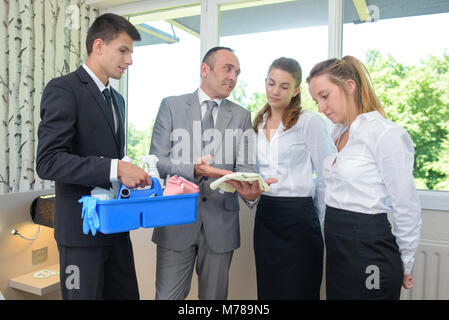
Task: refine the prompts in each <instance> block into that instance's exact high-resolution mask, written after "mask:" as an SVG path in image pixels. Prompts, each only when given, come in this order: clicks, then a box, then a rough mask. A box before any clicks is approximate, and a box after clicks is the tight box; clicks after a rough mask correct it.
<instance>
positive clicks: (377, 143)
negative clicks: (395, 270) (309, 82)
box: [324, 111, 421, 274]
mask: <svg viewBox="0 0 449 320" xmlns="http://www.w3.org/2000/svg"><path fill="white" fill-rule="evenodd" d="M346 130H347V127H346V126H344V125H340V124H339V125H336V126H335V128H334V131H333V133H332V140H333V141H338V139H339V138H340V137H341V135H342V134H343V133H344V132H345V131H346ZM334 160H335V164H333V165H332V163H333V162H334ZM413 161H414V148H413V142H412V140H411V138H410V136H409V134H408V133H407V131H405V130H404V129H403V128H402V127H400V126H399V125H397V124H395V123H393V122H391V121H390V120H388V119H385V118H384V117H383V116H382V115H381V114H380V113H378V112H377V111H372V112H368V113H363V114H360V115H359V116H357V118H356V119H355V120H354V122H353V123H352V125H351V128H350V131H349V137H348V142H347V144H346V146H345V147H344V148H343V149H342V150H341V151H340V152H337V149H336V148H335V146H334V152H333V154H332V155H330V156H329V157H327V158H326V159H325V161H324V175H325V181H326V204H327V205H329V206H331V207H335V208H340V209H345V210H350V211H357V212H361V213H365V214H376V213H382V212H388V213H391V216H392V223H393V235H394V236H395V238H396V243H397V244H398V246H399V251H400V252H401V258H402V261H403V264H404V272H405V274H410V272H411V270H412V267H413V262H414V255H415V252H416V249H417V247H418V243H419V236H420V229H421V207H420V203H419V200H418V195H417V192H416V187H415V182H414V180H413Z"/></svg>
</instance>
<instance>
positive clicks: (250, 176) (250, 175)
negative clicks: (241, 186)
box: [210, 172, 270, 192]
mask: <svg viewBox="0 0 449 320" xmlns="http://www.w3.org/2000/svg"><path fill="white" fill-rule="evenodd" d="M228 180H238V181H247V182H255V181H257V182H259V187H260V188H261V189H262V190H264V191H268V190H270V187H269V186H268V184H267V183H266V182H265V181H263V179H262V177H261V176H260V175H259V174H257V173H254V172H234V173H230V174H227V175H225V176H223V177H221V178H220V179H217V180H215V181H214V182H212V183H211V184H210V188H211V189H212V190H215V189H217V188H220V190H223V191H224V192H235V188H234V187H233V186H231V185H230V184H227V183H226V181H228Z"/></svg>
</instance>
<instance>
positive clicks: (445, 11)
mask: <svg viewBox="0 0 449 320" xmlns="http://www.w3.org/2000/svg"><path fill="white" fill-rule="evenodd" d="M446 30H449V1H436V0H431V1H427V0H426V1H419V0H413V1H400V0H393V1H381V0H377V1H352V0H351V1H349V0H345V2H344V27H343V55H346V54H348V55H352V56H355V57H357V58H358V59H360V60H362V61H363V62H364V63H365V65H366V66H367V68H368V69H369V71H370V73H371V77H372V79H373V83H374V86H375V89H376V93H377V95H378V96H379V98H380V100H381V103H382V105H383V107H384V109H385V111H386V112H387V115H388V118H389V119H391V120H393V121H394V122H396V123H398V124H400V125H401V126H403V127H404V128H405V129H406V130H407V131H408V132H409V134H410V135H411V137H412V140H413V142H414V144H415V170H414V176H415V182H416V186H417V188H418V189H427V190H446V191H449V125H448V120H447V119H449V77H448V73H449V44H448V42H447V41H445V40H442V37H444V34H445V32H446Z"/></svg>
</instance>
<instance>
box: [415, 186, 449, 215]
mask: <svg viewBox="0 0 449 320" xmlns="http://www.w3.org/2000/svg"><path fill="white" fill-rule="evenodd" d="M418 196H419V201H420V202H421V208H422V209H423V210H438V211H449V192H448V191H433V190H418Z"/></svg>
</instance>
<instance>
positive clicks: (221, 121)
mask: <svg viewBox="0 0 449 320" xmlns="http://www.w3.org/2000/svg"><path fill="white" fill-rule="evenodd" d="M215 128H216V129H217V130H215V131H213V132H215V134H216V136H215V140H214V141H215V144H214V149H215V152H214V159H213V162H211V163H210V164H211V165H212V166H214V167H216V168H222V169H226V170H231V171H235V172H238V171H239V172H254V167H253V164H254V161H253V160H254V159H253V158H252V157H253V153H252V137H253V135H252V129H251V114H250V112H249V111H247V110H246V109H244V108H242V107H241V106H239V105H237V104H235V103H233V102H231V101H229V100H227V99H224V100H223V102H222V104H221V106H220V108H219V111H218V117H217V121H216V125H215ZM201 140H202V137H201V108H200V103H199V98H198V92H197V91H195V92H194V93H191V94H185V95H181V96H174V97H168V98H165V99H163V100H162V102H161V106H160V108H159V112H158V115H157V117H156V122H155V124H154V129H153V135H152V139H151V147H150V154H154V155H156V156H157V157H158V158H159V162H158V164H157V167H158V170H159V174H160V176H161V178H165V177H166V176H167V175H170V176H173V175H178V176H182V177H184V178H186V179H188V180H190V181H192V182H195V183H197V184H198V185H199V187H200V196H199V197H198V205H197V219H196V222H194V223H192V224H184V225H177V226H168V227H160V228H155V229H154V232H153V238H152V240H153V242H155V243H156V244H157V245H160V246H162V247H165V248H168V249H173V250H184V249H186V248H188V247H189V246H190V245H192V243H194V241H196V240H197V238H198V233H199V231H200V229H201V226H203V228H204V232H205V236H206V239H207V242H208V244H209V246H210V248H211V249H212V250H214V251H215V252H218V253H222V252H228V251H232V250H235V249H237V248H238V247H239V246H240V229H239V216H238V213H239V210H240V207H239V202H238V194H237V193H220V192H219V191H218V189H217V190H211V189H210V187H209V186H210V183H211V182H213V181H214V180H215V179H212V178H207V177H204V178H202V179H200V180H199V181H198V180H197V181H195V178H194V166H195V160H196V159H197V158H199V157H200V156H201V145H202V142H201Z"/></svg>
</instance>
